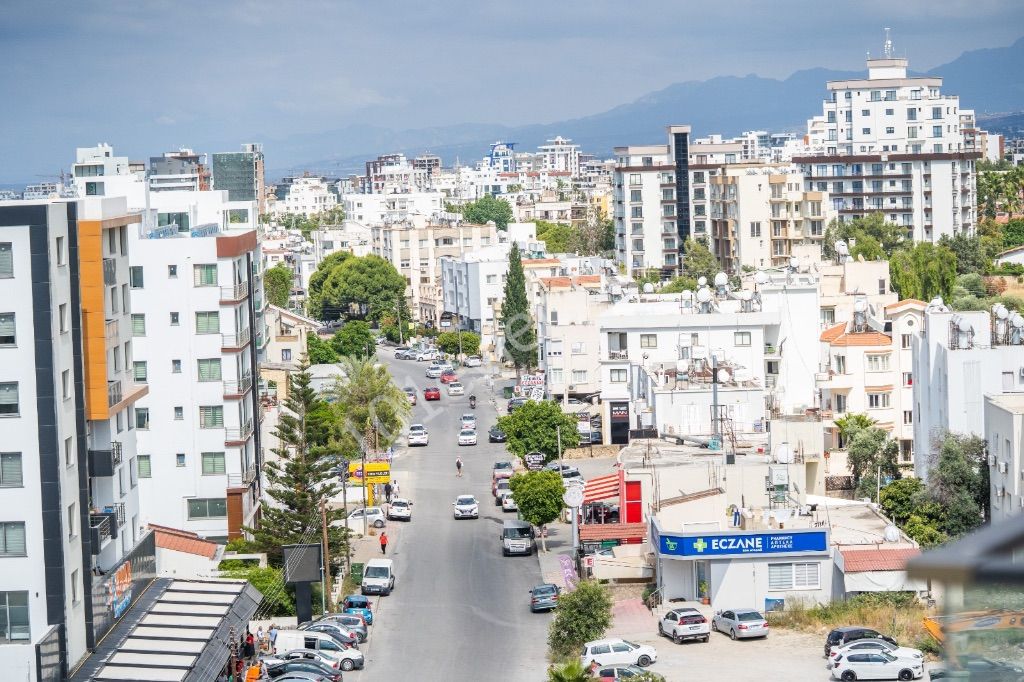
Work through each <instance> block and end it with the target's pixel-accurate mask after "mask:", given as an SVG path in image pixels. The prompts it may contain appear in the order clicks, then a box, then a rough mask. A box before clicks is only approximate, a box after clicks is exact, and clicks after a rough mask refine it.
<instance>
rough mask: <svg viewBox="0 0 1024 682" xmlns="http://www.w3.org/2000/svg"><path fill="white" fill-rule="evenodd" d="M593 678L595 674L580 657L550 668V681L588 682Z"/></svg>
mask: <svg viewBox="0 0 1024 682" xmlns="http://www.w3.org/2000/svg"><path fill="white" fill-rule="evenodd" d="M593 679H594V677H593V675H591V674H590V671H588V670H587V669H586V668H584V667H583V664H582V663H580V662H579V660H578V659H573V660H571V661H569V662H568V663H564V664H562V665H555V666H552V667H551V668H549V669H548V682H587V681H588V680H593Z"/></svg>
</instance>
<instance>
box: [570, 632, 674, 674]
mask: <svg viewBox="0 0 1024 682" xmlns="http://www.w3.org/2000/svg"><path fill="white" fill-rule="evenodd" d="M656 660H658V651H657V649H655V648H654V647H653V646H650V645H647V644H633V643H632V642H627V641H626V640H624V639H599V640H597V641H594V642H587V643H586V644H584V645H583V653H582V654H580V663H582V664H583V667H584V668H589V667H590V665H591V664H592V663H597V664H598V665H619V664H622V665H639V666H642V667H644V668H646V667H647V666H649V665H650V664H651V663H654V662H655V661H656Z"/></svg>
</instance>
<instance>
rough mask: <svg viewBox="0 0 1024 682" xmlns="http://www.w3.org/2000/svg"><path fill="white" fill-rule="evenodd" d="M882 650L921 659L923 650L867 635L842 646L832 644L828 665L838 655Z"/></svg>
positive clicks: (899, 655) (902, 656) (904, 656)
mask: <svg viewBox="0 0 1024 682" xmlns="http://www.w3.org/2000/svg"><path fill="white" fill-rule="evenodd" d="M874 651H884V652H886V653H888V654H891V655H893V656H895V657H896V658H917V659H923V658H924V652H923V651H921V650H920V649H912V648H910V647H908V646H897V645H896V644H893V643H892V642H887V641H886V640H884V639H879V638H877V637H868V638H865V639H855V640H853V641H852V642H850V643H849V644H846V645H844V646H833V647H832V649H831V652H830V653H829V656H828V658H829V667H831V664H832V661H835V660H836V658H837V657H838V656H840V655H843V656H849V655H850V654H852V653H864V652H874Z"/></svg>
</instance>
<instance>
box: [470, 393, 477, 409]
mask: <svg viewBox="0 0 1024 682" xmlns="http://www.w3.org/2000/svg"><path fill="white" fill-rule="evenodd" d="M469 406H470V407H471V408H473V409H476V396H475V395H471V396H469Z"/></svg>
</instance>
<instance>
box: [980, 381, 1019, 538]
mask: <svg viewBox="0 0 1024 682" xmlns="http://www.w3.org/2000/svg"><path fill="white" fill-rule="evenodd" d="M985 441H986V442H987V443H988V472H989V485H990V486H991V488H990V491H991V494H990V501H991V503H992V519H991V520H992V521H993V522H999V521H1001V520H1004V519H1007V518H1010V517H1011V516H1018V515H1020V514H1021V513H1024V490H1022V488H1024V486H1022V480H1024V460H1022V459H1021V453H1022V449H1024V393H1001V394H997V395H987V396H985Z"/></svg>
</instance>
